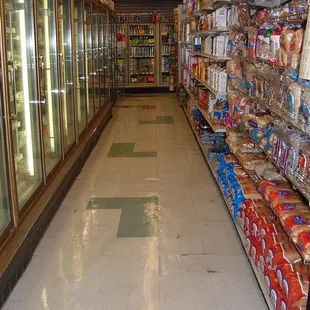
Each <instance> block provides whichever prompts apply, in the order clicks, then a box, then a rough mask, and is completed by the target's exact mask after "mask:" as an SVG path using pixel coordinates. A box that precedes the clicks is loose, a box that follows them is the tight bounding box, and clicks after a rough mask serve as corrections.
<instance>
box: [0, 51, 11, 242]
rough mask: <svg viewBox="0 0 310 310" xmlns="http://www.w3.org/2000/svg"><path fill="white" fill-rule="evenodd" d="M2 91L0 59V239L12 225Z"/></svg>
mask: <svg viewBox="0 0 310 310" xmlns="http://www.w3.org/2000/svg"><path fill="white" fill-rule="evenodd" d="M0 48H1V47H0ZM2 91H3V85H2V66H1V59H0V237H1V235H3V233H4V232H5V231H6V230H7V229H8V228H9V226H11V224H12V217H11V210H10V200H9V190H8V174H7V170H6V167H7V163H6V154H7V151H6V146H5V138H4V122H3V120H4V118H3V112H2V107H3V97H2ZM0 239H1V238H0Z"/></svg>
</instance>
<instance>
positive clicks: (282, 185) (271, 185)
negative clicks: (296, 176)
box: [258, 180, 291, 199]
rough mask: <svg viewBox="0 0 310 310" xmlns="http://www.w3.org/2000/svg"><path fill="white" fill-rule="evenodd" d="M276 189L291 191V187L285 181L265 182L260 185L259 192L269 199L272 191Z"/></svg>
mask: <svg viewBox="0 0 310 310" xmlns="http://www.w3.org/2000/svg"><path fill="white" fill-rule="evenodd" d="M275 189H279V190H280V189H281V190H285V189H291V186H290V185H289V184H288V183H287V182H285V181H267V180H263V181H261V182H260V183H259V185H258V190H259V192H260V193H261V194H262V195H263V196H264V197H265V198H266V199H267V198H268V195H269V193H270V192H271V191H273V190H275Z"/></svg>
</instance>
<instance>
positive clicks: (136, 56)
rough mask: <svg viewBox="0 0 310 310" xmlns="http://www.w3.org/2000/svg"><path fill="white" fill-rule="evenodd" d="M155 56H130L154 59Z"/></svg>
mask: <svg viewBox="0 0 310 310" xmlns="http://www.w3.org/2000/svg"><path fill="white" fill-rule="evenodd" d="M154 57H155V56H154V55H150V56H130V58H154Z"/></svg>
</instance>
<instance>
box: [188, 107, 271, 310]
mask: <svg viewBox="0 0 310 310" xmlns="http://www.w3.org/2000/svg"><path fill="white" fill-rule="evenodd" d="M183 110H184V113H185V115H186V118H187V120H188V123H189V125H190V127H191V129H192V131H193V134H194V136H195V138H196V140H197V143H198V145H199V147H200V149H201V151H202V153H203V155H204V158H205V160H206V162H207V163H208V166H209V168H210V170H211V172H212V175H213V177H214V180H215V181H216V183H217V185H218V187H219V189H220V192H221V194H222V198H223V201H224V202H225V205H226V207H227V211H228V213H229V215H230V217H231V220H232V222H233V223H234V228H235V231H236V233H237V235H238V237H239V239H240V242H241V244H242V246H243V250H244V251H245V253H246V246H245V239H246V237H245V235H244V232H243V231H242V229H241V227H240V226H239V225H238V223H237V222H235V221H234V220H233V218H232V215H231V211H230V202H229V201H228V200H227V198H226V196H225V195H224V193H223V189H222V186H221V184H219V183H218V181H217V175H216V172H215V169H214V166H213V164H212V162H211V161H210V159H209V149H208V147H207V146H206V145H204V144H203V143H202V142H201V139H200V137H199V135H198V133H197V131H196V129H195V128H194V127H193V124H192V120H191V118H190V116H189V115H188V113H187V111H186V109H183ZM248 261H249V263H250V265H251V268H252V270H253V273H254V275H255V277H256V280H257V283H258V285H259V287H260V289H261V291H262V294H263V296H264V298H265V301H266V304H267V306H268V308H269V309H270V310H274V306H273V303H272V300H271V298H270V297H269V295H268V291H267V286H266V282H265V279H264V278H263V276H262V273H261V272H260V270H259V269H258V267H257V266H256V265H255V264H254V263H253V261H252V260H250V259H249V260H248Z"/></svg>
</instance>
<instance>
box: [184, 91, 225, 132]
mask: <svg viewBox="0 0 310 310" xmlns="http://www.w3.org/2000/svg"><path fill="white" fill-rule="evenodd" d="M184 89H185V90H186V92H187V94H188V95H189V97H190V99H191V101H192V102H193V103H194V104H195V106H196V107H197V108H198V109H199V110H200V112H201V114H202V115H203V116H204V118H205V119H206V120H207V121H208V123H209V125H210V127H211V128H212V130H213V131H214V132H226V128H225V126H222V125H216V124H213V123H212V121H211V119H210V116H209V115H208V113H207V112H206V111H205V110H203V109H202V108H201V107H200V106H199V105H198V103H197V100H196V99H195V98H194V96H193V94H192V93H191V91H190V90H189V88H188V87H186V86H184Z"/></svg>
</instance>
